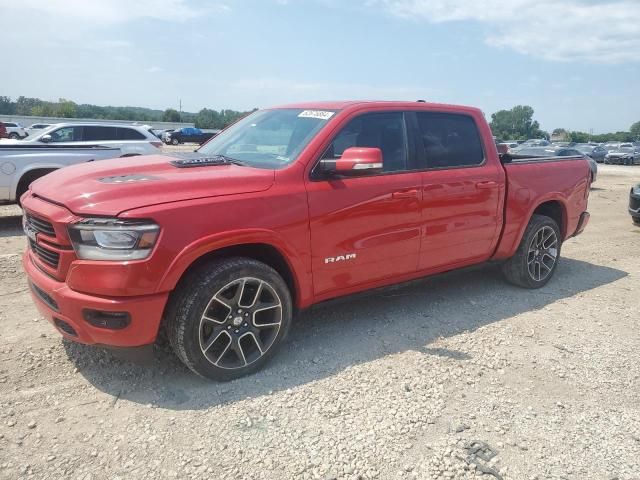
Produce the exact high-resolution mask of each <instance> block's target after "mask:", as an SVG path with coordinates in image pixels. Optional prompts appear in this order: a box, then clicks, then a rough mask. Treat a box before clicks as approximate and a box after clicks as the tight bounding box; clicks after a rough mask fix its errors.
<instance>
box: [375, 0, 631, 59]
mask: <svg viewBox="0 0 640 480" xmlns="http://www.w3.org/2000/svg"><path fill="white" fill-rule="evenodd" d="M366 4H367V5H368V6H370V7H374V8H380V7H381V8H383V9H384V10H385V11H387V12H390V13H391V14H393V15H396V16H398V17H402V18H407V19H413V20H423V21H424V20H426V21H428V22H431V23H444V22H454V21H474V22H478V23H480V24H482V25H484V26H486V29H487V30H486V36H485V41H486V43H487V44H488V45H491V46H494V47H501V48H509V49H511V50H515V51H516V52H519V53H522V54H525V55H532V56H536V57H541V58H545V59H547V60H556V61H586V62H593V63H622V62H627V61H632V62H637V61H640V1H638V0H368V1H367V2H366Z"/></svg>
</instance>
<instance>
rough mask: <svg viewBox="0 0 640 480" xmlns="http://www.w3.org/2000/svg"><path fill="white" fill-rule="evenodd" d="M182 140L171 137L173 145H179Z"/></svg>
mask: <svg viewBox="0 0 640 480" xmlns="http://www.w3.org/2000/svg"><path fill="white" fill-rule="evenodd" d="M179 143H180V142H179V141H178V139H177V138H172V139H171V145H178V144H179Z"/></svg>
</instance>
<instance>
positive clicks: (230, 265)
mask: <svg viewBox="0 0 640 480" xmlns="http://www.w3.org/2000/svg"><path fill="white" fill-rule="evenodd" d="M291 317H292V306H291V294H290V292H289V289H288V288H287V285H286V283H285V282H284V280H283V279H282V277H281V276H280V275H279V274H278V273H277V272H276V271H275V270H274V269H272V268H271V267H269V266H268V265H265V264H264V263H261V262H258V261H256V260H253V259H249V258H228V259H223V260H216V261H213V262H211V263H208V264H205V265H203V266H202V267H200V268H198V269H197V270H195V271H193V272H191V273H190V274H188V275H187V277H185V278H184V279H183V280H182V281H181V282H180V285H179V286H178V288H177V290H176V291H175V292H174V294H173V296H172V299H171V301H170V304H169V308H168V310H167V314H166V322H167V332H168V336H169V341H170V342H171V345H172V347H173V349H174V351H175V352H176V355H177V356H178V357H179V358H180V360H182V362H183V363H184V364H185V365H187V366H188V367H189V368H190V369H191V370H193V371H194V372H195V373H197V374H198V375H201V376H203V377H206V378H210V379H212V380H221V381H226V380H231V379H234V378H238V377H242V376H244V375H248V374H250V373H253V372H255V371H257V370H259V369H260V368H262V366H263V365H264V364H266V363H267V362H268V361H269V359H270V358H271V357H272V356H273V355H274V354H275V352H276V351H277V349H278V347H279V346H280V344H281V343H282V342H283V340H284V339H285V337H286V335H287V332H288V331H289V327H290V325H291Z"/></svg>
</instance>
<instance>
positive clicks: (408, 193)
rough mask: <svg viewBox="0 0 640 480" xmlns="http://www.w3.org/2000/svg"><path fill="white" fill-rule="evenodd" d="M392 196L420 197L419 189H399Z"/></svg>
mask: <svg viewBox="0 0 640 480" xmlns="http://www.w3.org/2000/svg"><path fill="white" fill-rule="evenodd" d="M391 198H418V189H417V188H412V189H409V190H398V191H397V192H393V193H392V194H391Z"/></svg>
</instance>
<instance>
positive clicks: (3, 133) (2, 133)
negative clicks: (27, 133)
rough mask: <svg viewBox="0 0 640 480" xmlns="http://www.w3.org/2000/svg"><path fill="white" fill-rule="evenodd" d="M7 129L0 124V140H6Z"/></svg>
mask: <svg viewBox="0 0 640 480" xmlns="http://www.w3.org/2000/svg"><path fill="white" fill-rule="evenodd" d="M8 136H9V135H7V127H5V126H4V123H2V122H0V138H7V137H8Z"/></svg>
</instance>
